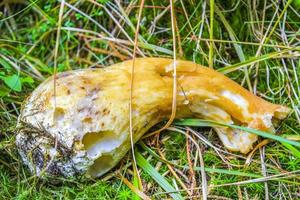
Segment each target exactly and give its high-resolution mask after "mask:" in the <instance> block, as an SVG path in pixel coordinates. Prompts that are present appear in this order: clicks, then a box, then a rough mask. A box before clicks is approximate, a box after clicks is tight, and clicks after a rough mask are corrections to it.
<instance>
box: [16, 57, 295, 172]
mask: <svg viewBox="0 0 300 200" xmlns="http://www.w3.org/2000/svg"><path fill="white" fill-rule="evenodd" d="M132 64H133V61H132V60H129V61H125V62H122V63H118V64H115V65H112V66H110V67H107V68H101V69H81V70H75V71H68V72H63V73H60V74H57V75H56V76H55V79H56V81H55V82H56V83H55V89H54V80H53V79H54V77H53V76H52V77H50V78H48V79H47V80H46V81H44V82H43V83H42V84H41V85H40V86H39V87H38V88H36V90H34V91H33V93H32V94H31V95H30V96H29V98H28V99H27V100H26V102H25V104H24V106H23V108H22V111H21V114H20V116H19V119H18V124H17V127H18V134H17V137H16V144H17V147H18V150H19V153H20V155H21V157H22V159H23V161H24V163H25V164H26V165H28V166H29V169H30V170H31V171H32V173H34V174H37V175H42V174H48V175H62V176H65V177H70V176H74V175H84V176H88V177H99V176H101V175H103V174H104V173H106V172H107V171H109V170H110V169H112V168H113V167H114V166H115V165H116V164H117V163H118V162H119V161H120V160H121V159H122V158H123V157H124V155H125V154H126V153H127V152H128V151H129V149H130V134H129V133H130V130H129V120H130V119H129V99H130V90H131V88H130V81H131V67H132ZM175 64H176V69H177V70H176V71H177V77H178V78H177V83H178V91H177V98H176V99H177V100H176V101H177V112H176V118H185V117H194V118H201V119H208V120H214V121H218V122H222V123H227V124H238V125H241V126H245V127H250V128H253V129H258V130H263V131H268V132H274V127H273V124H272V119H273V118H277V119H283V118H285V117H286V116H287V114H288V113H289V111H290V109H289V108H287V107H285V106H281V105H276V104H272V103H269V102H267V101H265V100H263V99H261V98H259V97H257V96H255V95H253V94H252V93H250V92H249V91H247V90H246V89H244V88H243V87H241V86H240V85H238V84H237V83H235V82H234V81H232V80H230V79H229V78H227V77H226V76H224V75H223V74H221V73H218V72H216V71H214V70H213V69H210V68H207V67H203V66H201V65H198V64H195V63H193V62H189V61H181V60H177V61H176V63H175ZM172 67H173V60H171V59H165V58H138V59H136V60H135V74H134V84H133V99H132V108H133V112H132V120H133V139H134V142H136V141H138V140H139V139H140V138H141V137H142V136H143V134H145V133H146V132H147V131H148V130H149V129H150V128H151V127H152V126H154V125H155V124H157V123H159V122H161V121H163V120H167V119H168V118H169V117H170V113H171V107H172V106H171V105H172V88H173V87H172V84H173V71H172V69H173V68H172ZM215 130H216V132H217V134H218V136H219V138H220V139H221V141H222V143H223V144H224V146H225V147H226V148H227V149H229V150H231V151H239V152H241V153H247V152H249V151H250V150H251V149H252V145H253V143H255V142H256V141H257V136H256V135H254V134H250V133H247V132H244V131H241V130H235V129H231V128H228V127H216V128H215Z"/></svg>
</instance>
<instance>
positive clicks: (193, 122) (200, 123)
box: [174, 119, 300, 147]
mask: <svg viewBox="0 0 300 200" xmlns="http://www.w3.org/2000/svg"><path fill="white" fill-rule="evenodd" d="M174 124H176V125H181V126H196V127H214V126H227V127H230V128H234V129H239V130H242V131H246V132H249V133H253V134H256V135H259V136H261V137H265V138H269V139H272V140H276V141H279V142H284V143H287V144H290V145H293V146H296V147H300V143H299V142H296V141H292V140H288V139H286V138H284V137H280V136H278V135H273V134H270V133H267V132H263V131H259V130H255V129H251V128H247V127H243V126H237V125H232V124H223V123H220V122H215V121H210V120H201V119H182V120H177V121H175V122H174Z"/></svg>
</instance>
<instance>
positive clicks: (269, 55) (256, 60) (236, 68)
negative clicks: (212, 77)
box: [218, 50, 288, 74]
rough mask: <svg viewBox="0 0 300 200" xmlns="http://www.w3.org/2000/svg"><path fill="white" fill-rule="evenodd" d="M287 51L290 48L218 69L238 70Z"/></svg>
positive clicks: (225, 70) (224, 72)
mask: <svg viewBox="0 0 300 200" xmlns="http://www.w3.org/2000/svg"><path fill="white" fill-rule="evenodd" d="M286 52H288V50H283V51H279V52H272V53H268V54H265V55H262V56H259V57H252V58H250V59H248V60H246V61H243V62H240V63H237V64H234V65H231V66H226V67H223V68H219V69H218V71H219V72H222V73H223V74H227V73H230V72H233V71H236V70H238V69H240V68H243V67H246V66H249V65H252V64H254V63H258V62H261V61H264V60H268V59H271V58H276V57H278V56H280V55H282V54H284V53H286Z"/></svg>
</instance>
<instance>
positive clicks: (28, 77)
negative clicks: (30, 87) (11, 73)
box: [21, 76, 34, 84]
mask: <svg viewBox="0 0 300 200" xmlns="http://www.w3.org/2000/svg"><path fill="white" fill-rule="evenodd" d="M21 82H22V83H30V84H31V83H34V80H33V79H32V78H31V77H30V76H27V77H25V78H21Z"/></svg>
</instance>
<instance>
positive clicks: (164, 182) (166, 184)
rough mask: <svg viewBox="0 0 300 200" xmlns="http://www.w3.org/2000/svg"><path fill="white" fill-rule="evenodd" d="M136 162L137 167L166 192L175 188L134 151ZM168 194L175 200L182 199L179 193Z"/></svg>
mask: <svg viewBox="0 0 300 200" xmlns="http://www.w3.org/2000/svg"><path fill="white" fill-rule="evenodd" d="M135 155H136V162H137V164H138V166H139V167H141V168H142V169H143V170H144V171H145V172H146V173H148V174H149V175H150V176H151V177H152V178H153V179H154V180H155V181H156V182H157V183H158V184H159V185H160V186H161V187H162V188H163V189H164V190H165V191H166V192H174V191H176V190H175V188H174V187H173V186H172V185H170V184H169V182H168V181H167V180H166V179H165V178H164V177H163V176H162V175H160V174H159V173H158V172H157V171H156V170H155V168H154V167H152V165H151V164H150V163H149V162H148V161H147V160H146V159H145V158H144V157H143V156H142V154H140V153H139V152H137V151H136V153H135ZM170 196H171V197H172V198H173V199H176V200H182V199H184V198H183V197H182V196H181V195H180V194H179V193H171V194H170Z"/></svg>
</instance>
